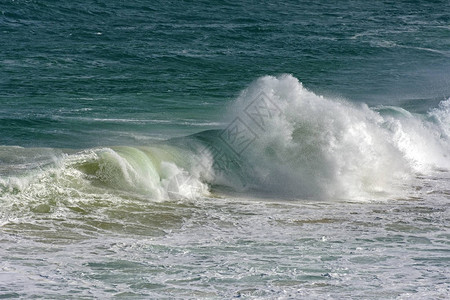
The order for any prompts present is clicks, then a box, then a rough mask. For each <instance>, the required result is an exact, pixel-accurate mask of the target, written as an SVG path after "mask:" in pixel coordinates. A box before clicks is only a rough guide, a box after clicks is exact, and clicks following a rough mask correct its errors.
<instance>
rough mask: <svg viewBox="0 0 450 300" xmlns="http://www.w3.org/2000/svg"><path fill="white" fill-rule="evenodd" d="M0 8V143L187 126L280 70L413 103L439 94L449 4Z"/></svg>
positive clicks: (81, 143)
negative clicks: (260, 79)
mask: <svg viewBox="0 0 450 300" xmlns="http://www.w3.org/2000/svg"><path fill="white" fill-rule="evenodd" d="M0 11H1V15H0V34H1V40H2V45H1V56H0V59H1V69H0V101H1V104H2V105H1V108H0V109H1V111H0V113H1V119H0V122H1V123H0V126H1V127H0V130H1V132H2V135H1V140H0V144H8V145H22V146H54V147H76V148H79V147H87V146H97V145H102V144H104V143H107V144H110V143H114V142H115V143H131V142H132V140H131V139H129V138H127V137H126V134H125V133H124V132H126V133H128V132H134V133H139V134H141V135H146V136H158V137H164V136H167V135H169V136H173V135H182V134H185V133H187V132H189V133H193V132H197V131H200V130H201V129H205V128H206V127H208V126H201V125H202V124H203V123H206V124H209V123H211V122H214V121H217V118H219V117H220V114H221V112H222V111H223V110H224V107H225V106H226V105H227V103H229V102H230V101H232V100H233V99H234V98H235V97H236V96H237V95H238V94H239V92H240V91H241V90H242V89H244V88H245V87H246V86H247V85H248V84H249V83H250V82H252V81H253V80H255V79H256V78H258V77H260V76H264V75H278V74H282V73H289V74H293V76H295V77H297V78H298V79H299V80H300V81H301V82H303V83H304V85H305V86H306V87H307V88H309V89H310V90H312V91H314V92H315V93H318V94H326V95H332V96H339V97H345V98H346V99H350V100H352V101H357V102H366V103H369V104H379V103H382V104H395V105H403V106H406V107H408V108H412V109H414V110H419V111H421V112H423V111H426V110H427V109H428V108H429V107H434V106H436V105H437V103H438V102H439V101H441V100H444V99H446V97H448V96H449V95H450V89H449V86H450V78H449V75H448V74H449V72H448V71H449V70H450V59H449V56H450V54H449V50H448V49H449V43H450V42H449V27H448V24H449V6H448V3H446V1H436V2H431V3H428V2H422V1H419V2H416V1H400V2H398V1H396V2H393V3H390V2H379V3H378V2H377V3H365V2H362V1H356V2H354V1H344V2H340V3H338V4H334V3H328V2H326V1H319V2H315V3H306V2H305V3H298V2H297V1H288V2H283V3H271V2H269V1H268V2H262V3H261V2H258V3H256V2H255V3H253V2H252V3H249V2H234V1H213V2H212V1H204V2H201V3H198V2H197V3H195V4H194V3H191V2H189V1H186V2H184V1H182V2H179V1H177V2H168V1H152V2H151V3H148V2H147V1H133V2H132V3H129V4H125V3H122V2H120V1H110V2H108V3H103V2H102V1H81V2H76V3H74V2H70V1H3V2H2V3H1V4H0ZM98 119H112V120H111V121H105V120H104V121H99V120H98ZM117 119H119V120H121V119H126V120H130V122H129V123H128V124H124V122H120V121H117ZM132 120H134V121H132ZM141 120H143V122H140V121H141ZM131 121H132V122H131ZM151 121H154V122H151ZM161 122H164V124H163V125H161ZM154 123H156V124H154ZM124 136H125V137H124ZM124 139H125V141H124Z"/></svg>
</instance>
